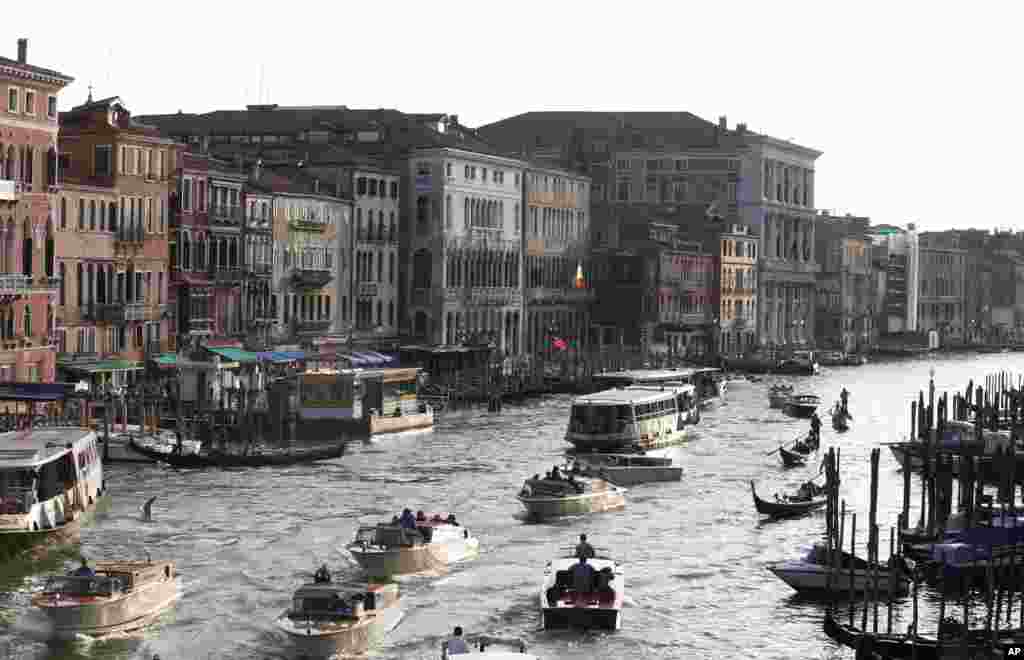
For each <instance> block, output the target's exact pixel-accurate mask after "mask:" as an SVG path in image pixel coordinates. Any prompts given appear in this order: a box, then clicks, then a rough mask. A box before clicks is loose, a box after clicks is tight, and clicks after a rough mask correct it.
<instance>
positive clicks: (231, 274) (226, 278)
mask: <svg viewBox="0 0 1024 660" xmlns="http://www.w3.org/2000/svg"><path fill="white" fill-rule="evenodd" d="M213 280H214V281H215V282H216V283H217V284H236V283H238V282H241V281H242V270H241V269H239V268H232V269H224V270H217V271H214V272H213Z"/></svg>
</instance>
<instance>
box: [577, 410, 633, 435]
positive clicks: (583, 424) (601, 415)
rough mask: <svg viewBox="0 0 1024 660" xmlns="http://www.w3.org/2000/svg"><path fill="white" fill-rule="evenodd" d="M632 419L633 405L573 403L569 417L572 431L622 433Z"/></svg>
mask: <svg viewBox="0 0 1024 660" xmlns="http://www.w3.org/2000/svg"><path fill="white" fill-rule="evenodd" d="M632 421H633V406H629V405H621V406H619V405H616V406H588V405H575V406H573V407H572V415H571V417H570V422H569V424H570V430H571V431H572V432H573V433H622V432H624V431H625V430H626V426H627V425H628V424H629V423H631V422H632Z"/></svg>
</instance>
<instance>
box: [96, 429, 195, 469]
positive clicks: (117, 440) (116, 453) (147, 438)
mask: <svg viewBox="0 0 1024 660" xmlns="http://www.w3.org/2000/svg"><path fill="white" fill-rule="evenodd" d="M135 429H136V430H134V431H133V430H132V427H129V429H128V431H126V432H123V433H111V434H110V438H109V439H106V438H104V437H103V436H102V435H101V436H100V438H99V446H100V447H101V448H102V451H103V460H104V461H105V462H108V463H157V462H158V461H157V460H156V459H155V458H153V457H152V456H147V455H146V454H143V453H141V452H138V451H135V449H133V448H132V446H131V441H132V440H133V439H134V440H135V441H136V442H139V443H141V444H145V445H146V446H147V447H152V448H153V449H156V450H157V451H166V452H168V453H170V452H172V451H173V450H174V448H175V446H176V445H177V436H176V435H175V433H174V432H173V431H160V433H158V434H157V435H153V434H144V433H142V432H141V431H138V430H137V429H138V427H135ZM201 445H202V443H200V442H199V441H198V440H184V439H183V440H182V443H181V446H182V451H183V453H187V454H198V453H199V450H200V447H201Z"/></svg>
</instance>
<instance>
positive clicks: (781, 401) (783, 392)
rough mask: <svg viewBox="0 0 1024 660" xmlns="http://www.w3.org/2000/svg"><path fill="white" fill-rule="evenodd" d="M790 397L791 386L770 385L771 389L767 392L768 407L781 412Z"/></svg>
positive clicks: (791, 394) (791, 393)
mask: <svg viewBox="0 0 1024 660" xmlns="http://www.w3.org/2000/svg"><path fill="white" fill-rule="evenodd" d="M791 396H793V386H792V385H772V389H771V390H770V391H769V392H768V405H769V407H771V408H776V409H779V410H781V409H783V408H785V407H786V403H787V402H788V401H789V397H791Z"/></svg>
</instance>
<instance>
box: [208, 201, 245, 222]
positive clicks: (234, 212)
mask: <svg viewBox="0 0 1024 660" xmlns="http://www.w3.org/2000/svg"><path fill="white" fill-rule="evenodd" d="M209 217H210V222H211V223H212V224H223V225H234V226H237V225H240V224H241V223H242V207H240V206H229V205H225V204H211V205H210V211H209Z"/></svg>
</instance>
